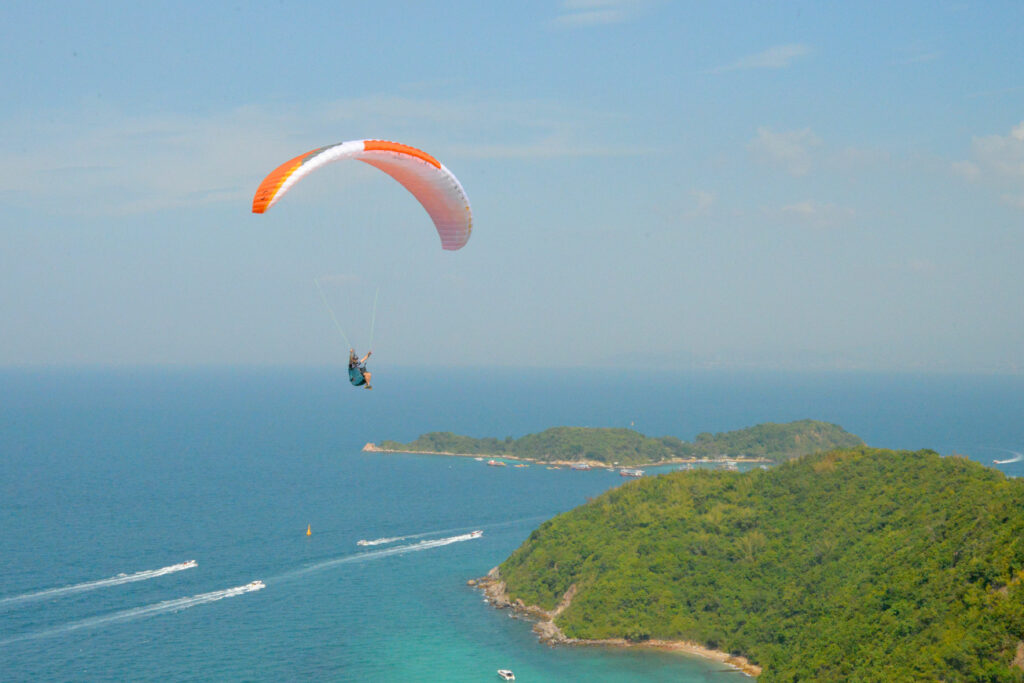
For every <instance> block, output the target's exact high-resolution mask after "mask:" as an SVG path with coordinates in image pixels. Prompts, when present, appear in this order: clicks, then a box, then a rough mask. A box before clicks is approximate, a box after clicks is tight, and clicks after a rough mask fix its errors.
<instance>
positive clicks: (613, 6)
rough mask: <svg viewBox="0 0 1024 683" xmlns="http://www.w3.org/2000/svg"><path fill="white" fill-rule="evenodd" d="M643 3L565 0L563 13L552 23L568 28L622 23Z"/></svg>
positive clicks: (611, 0) (624, 0)
mask: <svg viewBox="0 0 1024 683" xmlns="http://www.w3.org/2000/svg"><path fill="white" fill-rule="evenodd" d="M643 4H644V3H643V2H642V1H641V0H563V2H562V3H561V9H560V11H561V13H560V14H559V15H558V16H557V17H555V19H554V20H553V21H552V24H553V25H555V26H561V27H566V28H569V27H581V26H600V25H607V24H620V23H622V22H624V21H627V20H628V19H630V18H631V17H633V16H634V15H635V14H636V13H637V11H638V10H639V9H640V8H641V7H642V5H643Z"/></svg>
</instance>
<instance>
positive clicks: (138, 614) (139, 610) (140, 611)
mask: <svg viewBox="0 0 1024 683" xmlns="http://www.w3.org/2000/svg"><path fill="white" fill-rule="evenodd" d="M264 588H266V585H265V584H264V583H263V582H262V581H253V582H252V583H247V584H245V585H244V586H235V587H234V588H225V589H224V590H219V591H213V592H212V593H201V594H199V595H193V596H191V597H187V598H177V599H176V600H164V601H163V602H157V603H154V604H152V605H145V606H144V607H135V608H133V609H129V610H125V611H123V612H115V613H114V614H108V615H106V616H102V617H93V618H91V619H84V620H82V621H76V622H74V623H71V624H65V625H63V626H58V627H56V628H51V629H48V630H46V631H39V632H37V633H29V634H27V635H23V636H15V637H14V638H8V639H7V640H0V645H7V644H8V643H14V642H17V641H20V640H36V639H37V638H48V637H50V636H57V635H61V634H64V633H70V632H71V631H79V630H81V629H85V628H96V627H98V626H107V625H109V624H119V623H123V622H126V621H135V620H136V619H143V618H145V617H152V616H156V615H157V614H164V613H166V612H179V611H181V610H183V609H188V608H189V607H195V606H196V605H205V604H206V603H209V602H217V601H218V600H223V599H224V598H233V597H235V596H237V595H244V594H245V593H252V592H254V591H258V590H263V589H264Z"/></svg>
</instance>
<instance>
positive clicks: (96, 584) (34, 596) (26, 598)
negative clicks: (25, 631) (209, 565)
mask: <svg viewBox="0 0 1024 683" xmlns="http://www.w3.org/2000/svg"><path fill="white" fill-rule="evenodd" d="M197 566H199V565H198V563H197V562H196V561H195V560H188V561H187V562H179V563H178V564H172V565H170V566H169V567H162V568H160V569H147V570H146V571H141V572H135V573H134V574H118V575H117V576H112V577H110V578H109V579H99V580H98V581H86V582H85V583H77V584H75V585H73V586H63V587H62V588H50V589H47V590H44V591H37V592H35V593H25V594H24V595H15V596H13V597H10V598H3V599H0V609H2V608H4V607H9V606H13V605H16V604H20V603H25V602H33V601H35V600H52V599H54V598H63V597H64V596H66V595H71V594H73V593H82V592H84V591H91V590H96V589H97V588H106V587H107V586H120V585H122V584H125V583H134V582H135V581H147V580H149V579H155V578H157V577H159V576H164V575H165V574H173V573H174V572H180V571H183V570H185V569H192V568H193V567H197Z"/></svg>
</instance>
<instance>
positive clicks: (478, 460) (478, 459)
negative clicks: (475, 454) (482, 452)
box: [473, 458, 484, 462]
mask: <svg viewBox="0 0 1024 683" xmlns="http://www.w3.org/2000/svg"><path fill="white" fill-rule="evenodd" d="M473 459H474V460H476V461H477V462H483V461H484V459H483V458H473Z"/></svg>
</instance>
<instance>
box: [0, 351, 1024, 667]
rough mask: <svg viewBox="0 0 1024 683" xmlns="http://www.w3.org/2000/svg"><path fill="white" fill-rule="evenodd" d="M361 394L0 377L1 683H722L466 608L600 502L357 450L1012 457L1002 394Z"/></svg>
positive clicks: (1018, 426)
mask: <svg viewBox="0 0 1024 683" xmlns="http://www.w3.org/2000/svg"><path fill="white" fill-rule="evenodd" d="M610 374H611V373H610ZM378 376H379V378H378ZM375 378H378V381H377V382H375V389H374V391H373V392H365V391H356V390H353V389H351V388H350V387H348V384H347V379H346V378H345V377H344V374H343V370H342V371H338V370H331V371H322V372H315V371H307V370H273V371H270V370H210V369H208V370H173V371H172V370H136V371H111V370H104V371H75V370H46V371H3V372H0V558H2V562H0V679H2V680H5V681H9V680H14V681H19V680H41V679H45V680H142V681H145V680H168V679H170V680H183V679H184V680H189V679H191V680H383V681H390V680H411V681H435V680H437V681H440V680H445V681H480V680H497V677H496V676H495V670H496V669H498V668H511V669H513V670H514V671H515V672H516V676H517V680H520V681H566V680H601V681H632V680H650V681H660V680H672V681H710V680H721V674H720V673H718V672H720V671H721V670H722V666H721V665H719V664H715V663H711V662H705V661H702V660H695V659H689V658H686V657H683V656H679V655H673V654H668V653H649V652H647V653H645V652H636V651H617V650H607V649H598V648H584V649H571V648H550V647H547V646H544V645H540V644H539V643H537V641H536V638H535V637H534V635H533V634H532V632H531V631H530V624H529V623H527V622H525V621H521V620H518V619H513V618H510V617H509V615H508V614H507V613H506V612H501V611H496V610H493V609H491V608H489V607H487V606H486V605H485V604H484V603H483V602H482V599H481V596H480V594H479V593H478V592H476V591H474V590H472V589H471V588H469V587H467V586H466V580H467V579H469V578H474V577H478V576H481V575H483V574H484V573H486V572H487V571H488V570H489V569H490V568H491V567H493V566H494V565H496V564H498V563H499V562H500V561H501V560H503V559H504V558H505V557H506V556H507V555H508V554H509V553H510V552H512V550H514V549H515V548H516V547H517V546H518V545H519V544H520V543H521V542H522V541H523V540H524V539H525V538H526V536H527V535H528V534H529V533H530V531H531V530H532V529H534V528H535V527H536V526H537V525H538V524H539V523H540V522H541V521H542V520H544V519H546V518H548V517H550V516H552V515H554V514H557V513H559V512H561V511H564V510H567V509H570V508H572V507H574V506H576V505H579V504H581V503H583V502H585V501H586V499H587V497H589V496H594V495H596V494H598V493H600V492H601V491H604V490H606V489H608V488H609V487H613V486H618V485H622V484H623V483H625V482H626V480H624V479H623V478H621V477H619V476H617V475H614V474H611V473H608V472H605V471H590V472H574V471H570V470H557V471H556V470H546V469H545V468H543V467H529V468H511V467H506V468H493V467H487V466H486V465H484V464H483V463H480V462H477V461H475V460H473V459H470V458H446V457H439V456H416V455H369V454H363V453H361V452H360V448H361V447H362V445H363V444H364V443H365V442H367V441H380V440H382V439H385V438H395V439H398V440H408V439H412V438H414V437H415V436H417V435H418V434H420V433H422V432H425V431H430V430H435V429H437V430H451V431H456V432H460V433H466V434H471V435H474V436H489V435H495V436H507V435H512V436H520V435H522V434H524V433H528V432H531V431H539V430H541V429H544V428H546V427H549V426H553V425H559V424H575V425H589V426H629V425H630V423H631V422H632V423H635V424H634V426H635V428H636V429H638V430H640V431H643V432H645V433H647V434H650V435H664V434H673V435H676V436H679V437H681V438H685V439H691V438H693V437H694V436H695V435H696V434H697V433H698V432H701V431H722V430H726V429H734V428H739V427H744V426H749V425H751V424H755V423H758V422H763V421H776V422H782V421H788V420H793V419H800V418H805V417H812V418H816V419H823V420H828V421H831V422H836V423H838V424H841V425H843V426H844V427H846V428H847V429H849V430H850V431H852V432H854V433H856V434H859V435H860V436H862V437H863V438H865V440H867V441H868V442H869V443H870V444H872V445H878V446H890V447H908V448H920V447H930V448H935V449H936V450H939V451H940V452H943V453H951V452H954V451H956V452H961V453H965V454H967V455H969V456H970V457H973V458H975V459H978V460H981V461H983V462H986V463H991V461H992V459H994V458H995V459H1006V458H1010V457H1012V456H1011V455H1010V454H1009V452H1010V451H1017V452H1020V451H1024V423H1022V421H1021V420H1020V419H1019V417H1020V415H1022V414H1024V380H1022V379H1021V378H989V377H957V376H950V377H917V376H864V375H774V374H748V375H738V374H690V375H672V376H665V375H654V374H652V375H641V376H639V378H638V381H636V382H635V383H632V384H631V385H630V386H628V387H623V386H619V385H618V384H616V383H615V381H614V380H613V379H609V378H605V377H604V376H602V375H600V374H598V373H594V372H584V371H578V372H559V373H540V372H511V371H469V370H465V371H458V372H446V373H442V372H429V371H422V370H409V369H391V370H387V371H383V372H381V371H380V369H376V371H375ZM999 467H1000V468H1001V469H1002V471H1004V472H1006V473H1007V474H1009V475H1013V476H1020V475H1021V474H1024V462H1017V463H1011V464H1007V465H1002V466H999ZM307 524H309V525H312V529H313V535H312V536H311V537H308V538H307V537H306V535H305V531H306V526H307ZM474 529H482V530H484V535H483V537H482V538H479V539H468V538H462V537H463V536H464V535H465V534H467V533H468V532H469V531H472V530H474ZM401 536H406V537H409V538H404V539H403V540H399V541H395V542H393V543H391V544H381V545H379V546H373V547H360V546H357V545H356V541H358V540H359V539H376V538H381V537H401ZM187 560H196V562H197V566H196V567H194V568H182V569H178V570H176V571H170V570H168V571H167V572H166V573H163V574H159V573H158V574H159V575H155V576H150V575H149V574H139V573H140V572H146V571H149V570H160V569H165V568H174V566H175V565H178V564H179V563H183V562H185V561H187ZM122 574H124V575H126V576H120V575H122ZM256 579H259V580H262V581H263V582H264V583H265V586H266V587H265V588H264V589H262V590H255V591H251V592H245V593H238V594H232V593H230V592H226V591H228V589H232V588H236V587H240V586H244V585H245V584H248V583H249V582H251V581H253V580H256ZM97 582H98V585H97Z"/></svg>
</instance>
